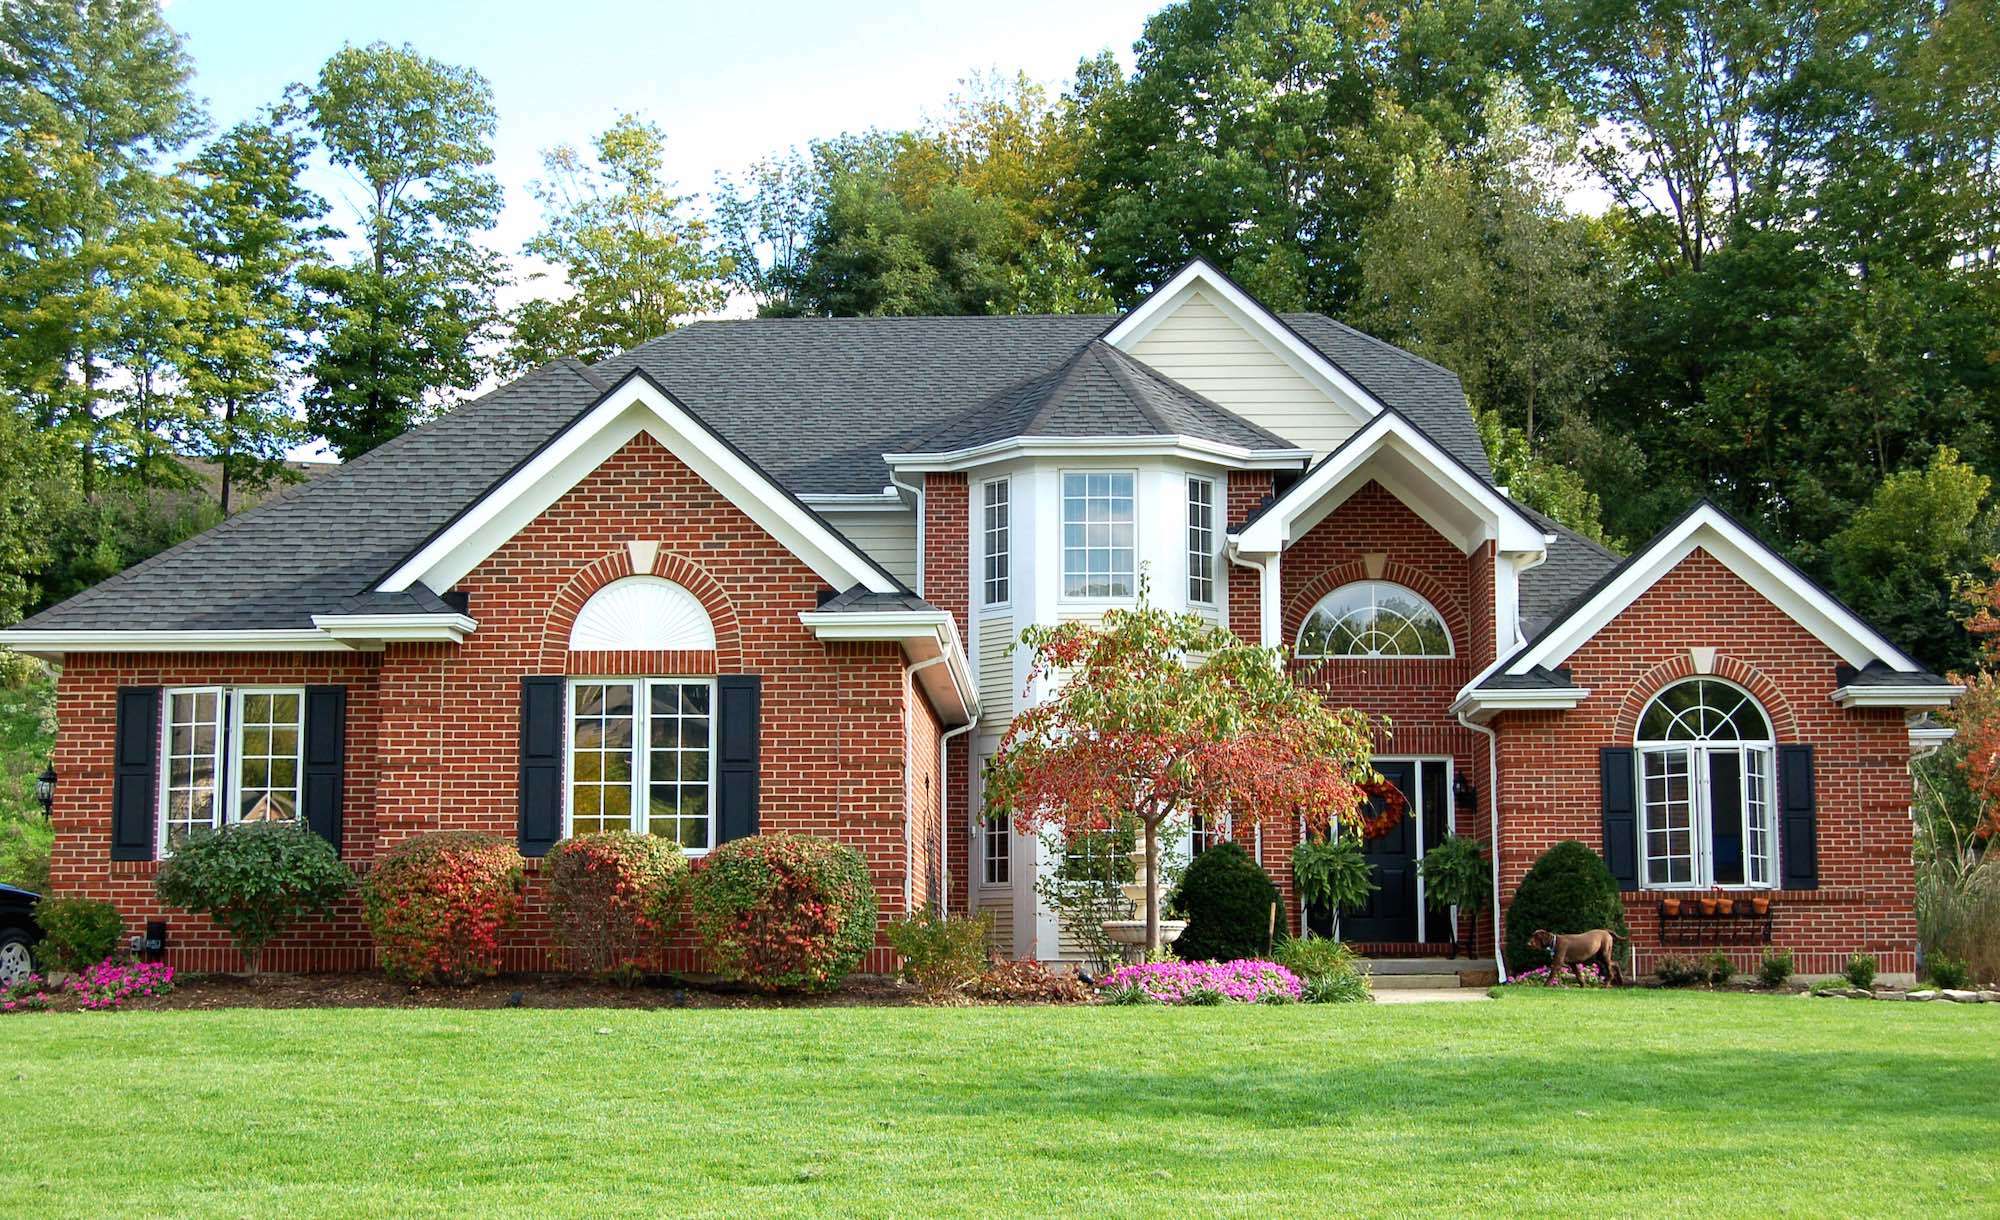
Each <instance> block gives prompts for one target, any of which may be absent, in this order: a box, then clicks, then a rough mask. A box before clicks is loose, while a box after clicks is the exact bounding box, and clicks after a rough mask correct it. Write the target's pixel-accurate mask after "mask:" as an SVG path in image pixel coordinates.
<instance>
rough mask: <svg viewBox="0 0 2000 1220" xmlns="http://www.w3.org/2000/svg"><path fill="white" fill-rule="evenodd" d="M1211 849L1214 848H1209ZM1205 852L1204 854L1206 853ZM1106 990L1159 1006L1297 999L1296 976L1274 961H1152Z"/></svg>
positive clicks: (1110, 981)
mask: <svg viewBox="0 0 2000 1220" xmlns="http://www.w3.org/2000/svg"><path fill="white" fill-rule="evenodd" d="M1210 850H1213V849H1210ZM1204 854H1206V853H1204ZM1103 987H1104V990H1105V992H1106V993H1107V994H1108V995H1109V996H1111V997H1113V998H1114V999H1115V1000H1116V1001H1117V1002H1120V1003H1138V1002H1142V1001H1139V1000H1138V999H1137V997H1135V996H1131V995H1129V994H1126V993H1127V992H1129V991H1130V990H1132V989H1135V988H1136V989H1137V990H1139V991H1142V992H1144V993H1145V995H1146V997H1147V998H1148V999H1150V1000H1153V1001H1155V1002H1157V1003H1161V1004H1220V1003H1222V1002H1224V1001H1226V1000H1235V1001H1239V1002H1242V1003H1246V1004H1249V1003H1262V1002H1265V1001H1266V1000H1267V997H1270V996H1273V995H1275V996H1278V997H1279V998H1280V999H1281V1000H1296V999H1298V998H1299V993H1300V990H1301V988H1300V986H1299V979H1298V976H1297V975H1295V974H1293V973H1292V972H1291V971H1289V970H1287V969H1285V968H1284V967H1283V966H1280V965H1279V964H1278V963H1276V962H1267V961H1256V960H1250V959H1245V960H1240V961H1230V962H1149V963H1141V964H1139V965H1136V966H1121V967H1119V968H1118V969H1116V970H1113V971H1112V972H1111V973H1110V974H1109V975H1108V976H1106V977H1105V980H1104V984H1103Z"/></svg>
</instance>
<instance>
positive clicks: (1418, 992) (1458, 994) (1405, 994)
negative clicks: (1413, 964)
mask: <svg viewBox="0 0 2000 1220" xmlns="http://www.w3.org/2000/svg"><path fill="white" fill-rule="evenodd" d="M1492 998H1493V997H1492V996H1490V995H1487V994H1486V989H1485V988H1484V987H1411V988H1407V989H1403V990H1390V989H1387V988H1385V989H1383V990H1381V991H1378V992H1376V993H1375V1002H1376V1003H1377V1004H1471V1003H1476V1002H1477V1001H1480V1000H1490V999H1492Z"/></svg>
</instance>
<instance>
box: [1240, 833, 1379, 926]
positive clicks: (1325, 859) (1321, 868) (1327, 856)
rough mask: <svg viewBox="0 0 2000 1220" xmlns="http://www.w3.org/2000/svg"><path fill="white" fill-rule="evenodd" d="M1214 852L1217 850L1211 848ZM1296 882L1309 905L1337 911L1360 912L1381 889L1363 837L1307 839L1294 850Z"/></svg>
mask: <svg viewBox="0 0 2000 1220" xmlns="http://www.w3.org/2000/svg"><path fill="white" fill-rule="evenodd" d="M1211 850H1213V849H1211ZM1292 879H1293V880H1294V881H1295V882H1297V884H1298V887H1299V896H1300V897H1301V898H1304V899H1305V900H1306V901H1307V902H1309V903H1313V904H1315V905H1317V906H1323V907H1326V908H1328V909H1330V910H1336V911H1358V910H1360V909H1361V907H1362V905H1363V904H1365V903H1366V902H1367V901H1368V895H1370V894H1372V893H1374V892H1375V891H1376V890H1377V889H1379V888H1381V887H1379V886H1377V885H1376V884H1375V870H1374V869H1373V868H1372V867H1370V865H1369V863H1368V857H1367V856H1365V855H1363V854H1362V852H1361V836H1359V835H1353V834H1347V835H1341V836H1339V837H1338V838H1333V839H1307V840H1306V841H1305V842H1303V843H1300V844H1299V845H1298V846H1297V847H1294V848H1293V849H1292Z"/></svg>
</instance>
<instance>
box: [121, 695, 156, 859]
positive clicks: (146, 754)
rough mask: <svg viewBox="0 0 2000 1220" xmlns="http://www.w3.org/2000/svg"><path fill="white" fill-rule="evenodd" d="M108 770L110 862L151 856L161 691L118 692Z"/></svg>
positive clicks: (150, 857)
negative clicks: (115, 733)
mask: <svg viewBox="0 0 2000 1220" xmlns="http://www.w3.org/2000/svg"><path fill="white" fill-rule="evenodd" d="M112 749H113V753H114V755H115V757H114V758H113V759H112V770H111V858H112V859H113V860H150V859H152V858H153V826H154V823H155V821H156V819H155V818H154V816H153V815H154V799H155V792H156V789H157V787H158V783H159V771H160V688H159V687H157V686H121V687H119V688H118V727H117V739H116V744H115V745H114V746H113V747H112Z"/></svg>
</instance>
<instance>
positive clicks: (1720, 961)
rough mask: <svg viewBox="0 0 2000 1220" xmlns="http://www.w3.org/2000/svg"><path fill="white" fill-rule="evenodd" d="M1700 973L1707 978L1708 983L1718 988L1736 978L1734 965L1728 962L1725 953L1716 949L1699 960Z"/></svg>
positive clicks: (1727, 956)
mask: <svg viewBox="0 0 2000 1220" xmlns="http://www.w3.org/2000/svg"><path fill="white" fill-rule="evenodd" d="M1701 972H1702V974H1703V975H1705V976H1707V978H1708V981H1709V982H1710V983H1713V984H1714V985H1715V986H1717V987H1720V986H1722V985H1723V984H1724V983H1727V982H1728V981H1729V980H1730V979H1733V978H1735V977H1736V963H1735V962H1732V961H1730V960H1729V955H1728V954H1727V953H1724V952H1722V951H1721V950H1719V949H1718V950H1717V951H1715V952H1714V953H1711V954H1709V955H1708V956H1707V957H1704V958H1702V959H1701Z"/></svg>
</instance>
